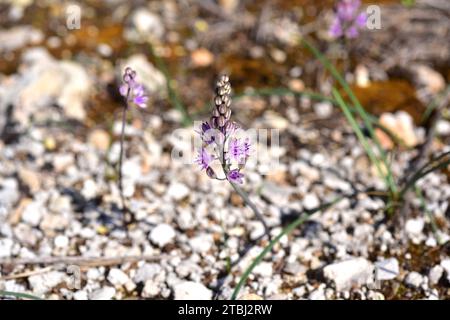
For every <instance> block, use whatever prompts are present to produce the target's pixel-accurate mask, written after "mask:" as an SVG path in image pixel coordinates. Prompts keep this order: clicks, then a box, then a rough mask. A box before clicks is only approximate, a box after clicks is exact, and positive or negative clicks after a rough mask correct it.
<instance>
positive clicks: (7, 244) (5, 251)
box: [0, 238, 14, 258]
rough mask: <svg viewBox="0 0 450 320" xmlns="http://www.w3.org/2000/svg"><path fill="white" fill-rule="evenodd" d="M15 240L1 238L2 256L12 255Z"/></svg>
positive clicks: (0, 250) (0, 253) (0, 254)
mask: <svg viewBox="0 0 450 320" xmlns="http://www.w3.org/2000/svg"><path fill="white" fill-rule="evenodd" d="M13 245H14V242H13V241H12V240H11V239H8V238H5V239H0V258H9V257H11V255H12V249H13Z"/></svg>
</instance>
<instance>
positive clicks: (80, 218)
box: [0, 0, 450, 299]
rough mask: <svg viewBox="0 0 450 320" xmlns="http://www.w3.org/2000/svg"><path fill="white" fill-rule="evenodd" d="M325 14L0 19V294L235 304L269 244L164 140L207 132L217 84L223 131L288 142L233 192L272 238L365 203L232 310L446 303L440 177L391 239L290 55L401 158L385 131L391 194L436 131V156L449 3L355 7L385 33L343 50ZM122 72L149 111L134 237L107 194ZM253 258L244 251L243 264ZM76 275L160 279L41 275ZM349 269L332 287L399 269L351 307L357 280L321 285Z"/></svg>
mask: <svg viewBox="0 0 450 320" xmlns="http://www.w3.org/2000/svg"><path fill="white" fill-rule="evenodd" d="M336 3H337V1H328V0H326V1H325V0H324V1H315V0H261V1H247V0H198V1H194V0H178V1H173V0H164V1H121V0H104V1H52V0H42V1H35V2H34V1H29V0H0V159H1V161H0V221H1V222H0V261H1V259H3V262H2V264H1V265H0V290H5V291H15V292H16V291H17V292H29V293H34V294H37V295H40V296H43V297H48V298H55V299H88V298H89V299H96V298H97V299H111V298H114V299H122V298H163V299H167V298H192V299H197V298H206V299H210V298H212V297H219V298H224V299H228V298H229V297H230V294H231V292H232V289H233V288H234V287H235V285H236V282H237V280H238V278H239V276H240V275H241V274H242V271H243V270H244V268H245V266H248V264H249V261H250V260H249V259H251V258H254V257H255V255H256V254H255V252H257V250H261V248H263V247H264V245H267V242H265V240H261V238H260V236H261V227H262V226H261V225H260V224H258V221H256V220H255V218H254V217H253V214H252V212H251V211H250V210H249V209H248V208H246V207H245V205H244V203H243V202H242V200H241V199H240V198H239V197H237V196H236V195H235V194H233V193H232V192H231V191H230V189H229V188H228V186H227V185H225V184H224V183H221V182H218V181H212V180H209V179H208V178H207V177H206V175H204V174H203V173H202V172H199V171H198V170H197V171H194V170H193V169H192V166H183V165H179V164H176V163H174V162H172V161H171V157H170V156H171V151H172V148H173V147H174V146H177V147H180V144H182V143H183V142H182V141H179V140H177V139H176V138H174V137H173V136H172V132H173V131H174V130H175V129H178V128H185V129H183V130H186V131H185V132H186V135H188V136H189V135H193V133H194V132H193V127H192V124H193V121H196V120H197V121H198V120H204V119H208V118H209V114H210V112H211V108H212V107H213V103H212V98H213V95H214V85H215V81H216V79H217V78H218V76H219V75H220V74H223V73H226V74H228V75H229V76H230V81H231V85H232V88H233V95H234V103H233V107H232V108H233V117H235V118H234V119H235V120H236V121H238V122H239V123H241V124H242V125H243V126H244V127H247V128H248V127H254V128H274V129H278V130H280V148H279V149H277V150H273V152H274V153H273V154H272V156H273V157H280V162H281V165H280V166H279V167H278V168H274V170H273V172H272V175H270V176H263V175H261V168H259V167H249V168H247V169H246V170H248V171H247V173H248V175H247V182H246V186H245V188H246V189H247V191H249V193H250V194H252V195H253V196H255V199H254V200H255V202H256V203H257V205H258V206H259V207H260V208H261V210H263V211H264V212H265V213H264V214H265V216H266V218H267V220H268V224H269V225H270V227H271V228H273V230H274V232H275V231H279V230H281V227H282V226H285V225H286V224H287V223H288V222H289V221H292V220H293V218H295V217H296V216H298V214H299V212H302V211H303V210H304V209H307V210H310V209H313V208H316V207H318V206H319V205H320V204H321V203H323V202H326V201H328V200H331V199H332V198H334V196H336V195H340V194H342V193H348V192H350V191H352V190H353V191H354V190H363V189H364V190H371V191H376V192H374V194H371V195H369V194H364V195H360V196H358V197H357V198H355V199H352V200H351V201H350V200H349V201H346V202H345V203H344V204H342V206H340V207H338V208H336V209H335V210H331V212H329V213H328V214H326V215H323V216H320V217H318V218H316V219H315V220H312V221H311V222H310V223H308V224H307V226H305V228H304V229H302V230H301V231H299V232H297V233H294V234H293V235H292V237H291V238H289V242H286V241H285V242H283V243H282V244H280V246H278V247H276V248H275V249H274V250H275V253H276V254H275V255H274V257H273V258H272V259H271V260H269V261H265V262H263V263H262V264H261V266H260V268H259V269H258V271H255V276H254V277H252V278H251V279H250V280H249V282H248V286H246V287H245V290H243V291H242V292H243V294H244V293H245V296H244V298H247V299H251V298H255V296H256V297H259V298H274V299H298V298H309V299H321V298H327V299H333V298H346V299H347V298H355V299H359V298H362V297H364V298H369V299H377V298H387V299H397V298H407V299H413V298H430V299H432V298H436V297H437V298H443V297H446V298H448V297H449V289H448V288H449V283H450V280H449V279H450V260H449V258H448V256H449V249H448V245H447V246H446V247H445V246H444V244H445V243H447V244H448V239H449V238H450V236H449V221H448V220H449V216H450V213H449V212H450V211H449V210H450V209H449V207H448V199H449V198H450V189H449V186H448V179H449V178H450V173H449V170H448V168H444V169H443V170H441V171H439V172H437V173H433V174H432V175H430V178H429V179H427V180H425V182H423V184H422V185H421V188H422V189H423V190H424V192H423V197H422V198H420V197H419V196H416V197H414V196H413V198H414V199H412V201H411V202H410V203H409V204H408V206H407V210H406V211H407V214H406V215H405V216H404V219H403V220H402V223H403V224H401V225H397V227H393V226H392V224H390V223H389V219H387V218H386V215H385V211H384V208H385V205H386V199H385V197H384V196H383V195H381V196H380V195H379V194H377V191H379V190H380V189H382V188H383V184H382V182H380V179H379V177H377V175H376V173H374V172H375V170H374V168H373V166H372V165H371V164H370V163H369V161H368V160H367V158H366V157H365V156H364V151H363V149H362V148H361V147H360V146H359V144H358V141H357V140H356V138H355V136H354V133H353V132H352V130H351V128H350V127H349V125H348V124H347V123H346V121H345V118H344V117H343V116H342V113H341V111H340V110H339V108H337V106H336V105H335V103H333V102H332V101H330V99H329V97H330V95H331V91H332V87H333V86H334V85H335V81H334V80H333V77H331V76H330V74H329V73H328V72H327V69H326V68H325V67H324V65H323V64H322V63H320V62H319V61H318V60H317V59H316V58H315V57H314V56H313V55H312V54H311V52H310V51H309V50H307V49H306V48H305V47H304V46H303V45H302V44H301V43H300V39H301V38H303V37H304V38H307V39H309V41H311V43H313V44H314V46H315V47H317V48H318V49H319V50H320V51H321V52H322V54H324V55H326V56H327V57H328V59H329V60H330V61H331V62H332V63H333V64H334V65H335V66H336V67H337V69H338V70H339V71H340V72H341V73H342V74H343V75H344V77H345V79H346V80H347V81H348V82H349V83H350V85H351V88H352V89H353V91H354V93H355V95H356V96H357V97H358V99H359V100H360V101H361V104H362V105H363V106H364V108H365V109H366V111H367V112H368V113H370V114H371V115H373V117H374V118H375V119H376V121H379V122H380V123H382V124H383V125H384V126H385V127H387V128H388V129H389V130H391V131H392V133H394V134H395V136H397V138H399V139H400V140H401V141H403V142H404V143H401V144H397V143H395V141H393V140H391V139H390V138H389V137H388V136H387V135H385V134H383V133H382V132H381V131H379V130H378V131H377V135H378V137H379V139H380V142H381V144H382V146H383V148H385V149H386V150H388V152H389V159H390V162H391V163H392V167H393V168H392V170H393V172H394V174H395V176H396V177H401V176H402V174H403V172H404V171H405V170H406V168H407V166H408V163H409V161H410V160H411V159H413V158H414V156H416V155H417V153H418V148H419V146H420V145H421V144H422V143H424V142H425V141H427V137H428V136H429V134H428V133H429V132H430V129H431V128H433V129H432V130H433V132H434V130H435V134H434V133H433V135H432V138H430V139H431V140H430V141H431V142H430V145H431V148H430V152H429V154H437V153H440V152H442V151H446V150H447V149H446V148H448V145H449V142H450V111H449V108H448V104H447V103H445V99H444V98H445V94H446V93H448V86H449V82H450V46H449V43H450V2H449V1H448V0H416V1H414V0H411V1H408V0H403V1H400V0H397V1H395V0H382V1H381V0H380V1H376V0H371V1H366V0H364V1H362V7H361V10H362V11H365V8H366V7H367V6H369V5H375V6H376V9H379V13H380V18H381V28H380V29H375V30H369V29H367V28H364V29H362V30H361V32H360V33H359V35H358V36H357V37H356V38H353V39H343V38H339V39H335V38H333V37H331V36H330V33H329V30H330V26H331V24H332V22H333V19H334V17H335V5H336ZM125 66H131V67H132V68H133V69H135V70H136V71H137V74H138V79H139V81H141V82H142V83H143V84H144V86H145V88H146V90H147V92H148V94H149V101H148V104H147V108H145V109H138V108H132V109H130V110H129V113H128V125H127V127H126V147H125V150H126V157H125V158H126V160H125V163H124V179H125V181H124V182H125V189H126V197H127V199H128V201H129V206H130V208H131V210H132V211H133V212H134V213H135V215H136V219H137V222H136V225H135V226H134V228H132V229H131V230H128V231H125V230H124V228H123V226H121V211H120V210H119V208H118V203H119V196H118V191H117V187H116V183H117V173H116V166H117V159H118V152H119V144H118V141H119V137H120V125H121V123H120V121H121V112H122V108H123V100H122V97H121V96H120V94H119V91H118V88H119V85H120V83H121V81H122V71H123V69H124V67H125ZM344 97H346V95H345V94H344ZM443 97H444V98H443ZM443 101H444V102H443ZM447 102H448V100H447ZM437 110H438V111H437ZM436 114H438V115H439V116H438V117H436V116H434V115H436ZM433 119H434V120H433ZM361 127H362V128H363V127H364V126H363V125H362V124H361ZM363 129H364V128H363ZM391 138H392V137H391ZM186 147H187V148H190V147H191V146H190V145H188V146H186ZM247 173H246V174H247ZM419 198H420V199H419ZM419 200H421V201H419ZM429 212H431V215H432V216H433V217H434V218H430V216H426V215H425V213H429ZM223 217H225V218H223ZM222 219H224V220H222ZM223 226H225V229H226V230H227V231H226V235H227V236H226V237H225V240H224V239H223V237H224V235H223V232H224V229H223V228H222V227H223ZM275 233H277V232H275ZM405 234H406V235H405ZM404 236H405V237H406V239H407V240H405V242H402V241H403V240H401V239H404ZM260 240H261V241H260ZM258 241H260V242H258ZM249 242H250V243H253V244H254V248H253V249H254V250H256V251H250V253H249V255H248V256H245V254H246V251H245V253H242V250H241V249H242V248H243V247H246V245H247V244H248V243H249ZM225 244H226V245H225ZM291 246H292V247H291ZM68 256H74V257H89V258H92V257H97V258H110V257H116V258H117V257H122V256H141V257H144V256H146V257H153V258H154V257H158V259H159V260H157V261H151V260H152V259H153V258H151V259H150V258H141V259H138V258H135V259H130V261H126V262H123V261H122V260H114V261H112V262H111V261H109V260H108V261H106V262H105V261H104V260H94V261H90V262H89V263H87V262H86V261H84V262H83V261H81V262H80V261H78V262H77V263H80V266H81V268H82V269H81V270H82V280H81V288H77V289H78V290H75V291H74V290H71V289H69V288H68V287H67V286H66V285H63V284H61V283H64V281H63V280H62V279H63V278H64V277H65V276H66V271H65V269H64V268H61V267H56V266H55V265H54V264H53V262H52V263H47V262H48V261H50V260H45V259H44V260H39V259H41V258H42V257H59V258H61V261H63V263H64V261H66V260H64V259H63V258H64V257H68ZM227 256H229V257H231V261H233V264H232V267H233V268H232V269H231V271H230V270H228V269H227V268H228V267H227V265H226V257H227ZM244 257H245V259H244ZM408 257H409V258H408ZM424 257H425V258H424ZM348 258H352V259H353V258H354V259H356V260H351V261H354V262H355V265H356V267H355V268H356V269H352V268H348V267H346V266H345V267H344V269H345V270H350V271H348V272H350V273H351V272H352V271H351V270H356V271H355V272H356V273H355V275H354V276H355V277H361V275H362V277H363V278H364V277H367V274H366V273H364V272H367V268H366V269H364V267H365V266H369V267H370V268H371V267H372V264H375V263H378V262H380V261H381V262H383V261H384V262H383V263H387V264H389V263H394V269H395V266H396V269H395V270H396V271H395V277H394V278H395V280H393V282H389V283H388V284H386V285H384V286H383V287H382V288H381V289H380V290H369V289H367V290H365V291H364V290H362V289H361V284H363V283H365V280H364V279H365V278H364V279H363V280H361V279H360V280H358V281H357V283H356V285H355V286H353V287H356V291H351V290H350V288H352V285H354V284H355V283H353V282H352V281H353V280H352V279H353V278H352V277H353V275H351V276H350V278H349V279H350V280H349V279H347V280H348V281H347V282H348V283H347V282H345V279H344V280H342V279H337V278H336V279H334V278H333V277H332V276H329V277H328V276H326V275H325V278H324V276H323V275H322V273H321V271H320V270H322V268H324V267H325V266H327V265H333V263H334V262H337V261H340V260H342V259H348ZM389 258H392V259H394V260H395V261H394V260H385V259H389ZM14 259H18V260H14ZM20 259H28V260H20ZM358 259H365V260H364V261H368V262H367V264H366V262H363V266H362V267H361V260H358ZM12 260H14V261H15V262H11V261H12ZM8 261H9V262H8ZM46 261H47V262H46ZM52 261H53V260H52ZM57 261H60V260H57ZM386 261H387V262H386ZM393 261H394V262H393ZM399 266H400V267H399ZM235 267H236V268H235ZM360 267H361V268H363V269H364V270H365V271H361V270H360V269H358V268H360ZM225 269H226V270H228V271H227V272H225V271H224V270H225ZM255 270H256V269H255ZM308 270H314V272H310V271H308ZM315 270H319V272H315ZM430 270H434V271H433V272H434V273H433V274H431V273H430V272H431V271H430ZM439 272H440V273H439ZM318 274H320V275H321V276H318ZM369 274H371V272H369ZM296 277H297V278H296ZM330 277H331V278H330ZM408 277H409V278H408ZM358 279H359V278H358ZM386 279H392V278H389V276H388V277H387V278H386ZM333 281H334V283H335V284H334V285H333V286H331V287H330V286H329V285H328V284H329V283H330V282H333ZM349 283H350V284H349ZM425 283H427V284H426V288H425V287H424V286H425ZM295 288H298V290H296V291H295V290H294V289H295ZM331 288H333V289H331ZM353 289H355V288H353ZM360 289H361V290H360ZM330 290H331V291H330ZM358 290H359V291H358ZM186 292H188V293H191V295H189V294H188V293H186ZM380 294H381V297H380Z"/></svg>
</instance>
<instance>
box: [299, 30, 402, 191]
mask: <svg viewBox="0 0 450 320" xmlns="http://www.w3.org/2000/svg"><path fill="white" fill-rule="evenodd" d="M302 42H303V45H304V46H305V47H306V48H307V49H308V50H309V51H311V53H312V54H313V55H314V56H315V57H316V58H317V59H318V60H319V61H320V62H321V63H322V64H323V65H324V66H325V68H326V69H327V70H328V71H329V72H330V73H331V75H332V76H333V77H334V78H335V79H336V81H337V82H338V83H339V84H340V85H341V86H342V88H343V89H344V91H345V93H347V95H348V97H349V98H350V100H351V102H352V104H353V105H354V106H355V110H356V112H357V113H358V115H359V116H360V117H361V119H362V120H363V121H364V124H365V126H366V128H367V130H368V131H369V134H370V137H371V138H372V139H373V141H374V142H375V144H376V146H377V148H378V151H379V153H380V156H381V160H382V161H383V163H384V165H385V166H386V169H387V181H388V187H389V189H390V190H391V192H392V193H393V194H396V193H397V186H396V183H395V180H394V177H393V175H392V171H391V169H390V167H389V166H388V163H387V157H386V153H385V152H384V150H383V148H382V147H381V144H380V141H379V140H378V138H377V137H376V135H375V130H374V128H373V125H372V121H370V117H369V115H368V114H367V112H366V111H365V110H364V108H363V107H362V105H361V103H360V102H359V100H358V98H357V97H356V96H355V94H354V93H353V91H352V89H351V88H350V86H349V85H348V83H347V81H345V79H344V78H343V77H342V76H341V74H340V73H339V71H337V69H336V68H335V67H334V66H333V64H332V63H331V62H330V61H329V60H328V59H327V58H326V57H325V56H324V55H323V54H322V53H321V52H320V51H319V50H317V49H316V48H315V47H314V46H313V45H312V44H311V43H310V42H309V41H307V40H306V39H302Z"/></svg>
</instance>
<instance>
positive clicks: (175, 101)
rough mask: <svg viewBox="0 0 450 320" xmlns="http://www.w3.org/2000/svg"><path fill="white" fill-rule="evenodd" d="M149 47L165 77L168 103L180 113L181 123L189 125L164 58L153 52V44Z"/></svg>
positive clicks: (190, 122)
mask: <svg viewBox="0 0 450 320" xmlns="http://www.w3.org/2000/svg"><path fill="white" fill-rule="evenodd" d="M149 49H150V53H151V55H152V56H153V57H154V58H155V62H156V66H157V67H158V69H159V70H161V72H162V73H163V75H164V77H165V79H166V87H167V93H168V95H169V100H170V103H171V104H172V106H173V107H175V109H177V110H178V111H179V112H180V113H181V116H182V120H181V122H182V125H183V126H185V127H186V126H189V125H191V124H192V119H191V117H190V116H189V114H188V112H187V110H186V108H185V107H184V105H183V103H182V102H181V99H180V98H179V96H178V94H177V92H176V90H175V88H174V86H173V83H172V80H171V77H170V73H169V69H168V68H167V65H166V64H165V62H164V60H163V59H161V57H160V56H158V55H157V54H156V53H155V51H154V50H153V46H152V45H151V44H149Z"/></svg>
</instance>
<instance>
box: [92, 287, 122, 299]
mask: <svg viewBox="0 0 450 320" xmlns="http://www.w3.org/2000/svg"><path fill="white" fill-rule="evenodd" d="M115 294H116V289H114V288H113V287H103V288H101V289H97V290H95V291H94V292H92V293H91V300H111V299H112V298H113V297H114V295H115Z"/></svg>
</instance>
